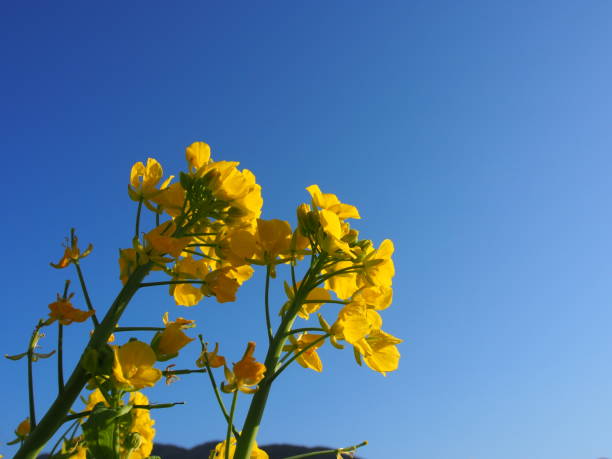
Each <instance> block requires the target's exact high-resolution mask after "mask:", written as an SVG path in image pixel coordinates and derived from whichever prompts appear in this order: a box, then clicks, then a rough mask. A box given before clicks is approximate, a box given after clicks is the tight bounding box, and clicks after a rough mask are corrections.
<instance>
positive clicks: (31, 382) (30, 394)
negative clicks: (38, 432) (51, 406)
mask: <svg viewBox="0 0 612 459" xmlns="http://www.w3.org/2000/svg"><path fill="white" fill-rule="evenodd" d="M35 333H38V330H36V332H35ZM33 351H34V349H33V348H32V347H30V348H29V349H28V401H29V403H30V429H35V428H36V409H35V407H34V377H33V375H32V353H33Z"/></svg>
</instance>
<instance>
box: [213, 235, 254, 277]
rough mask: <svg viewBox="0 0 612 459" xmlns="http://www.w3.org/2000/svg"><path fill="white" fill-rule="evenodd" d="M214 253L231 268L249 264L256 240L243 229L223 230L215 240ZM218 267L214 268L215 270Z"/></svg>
mask: <svg viewBox="0 0 612 459" xmlns="http://www.w3.org/2000/svg"><path fill="white" fill-rule="evenodd" d="M215 244H216V245H217V250H216V253H217V255H218V256H219V258H221V259H222V260H223V262H224V263H229V264H230V265H232V266H242V265H246V264H249V261H247V260H249V259H252V258H253V257H254V255H255V251H256V250H257V239H256V237H255V235H254V234H253V233H251V231H249V230H248V229H245V228H227V227H226V228H224V229H222V230H221V231H220V232H219V234H218V236H217V238H216V239H215ZM218 267H220V266H215V269H216V268H218Z"/></svg>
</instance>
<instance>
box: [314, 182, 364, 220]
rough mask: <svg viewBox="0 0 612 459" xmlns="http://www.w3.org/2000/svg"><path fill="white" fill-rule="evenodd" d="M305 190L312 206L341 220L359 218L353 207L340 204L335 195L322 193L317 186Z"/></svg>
mask: <svg viewBox="0 0 612 459" xmlns="http://www.w3.org/2000/svg"><path fill="white" fill-rule="evenodd" d="M306 190H307V191H308V192H309V193H310V196H311V197H312V203H313V205H314V206H316V207H320V208H322V209H327V210H329V211H331V212H333V213H334V214H336V215H337V216H338V217H339V218H341V219H345V218H361V217H360V216H359V211H358V210H357V208H356V207H355V206H351V205H349V204H343V203H341V202H340V200H339V199H338V197H337V196H336V195H335V194H332V193H323V192H322V191H321V189H320V188H319V186H318V185H310V186H309V187H306Z"/></svg>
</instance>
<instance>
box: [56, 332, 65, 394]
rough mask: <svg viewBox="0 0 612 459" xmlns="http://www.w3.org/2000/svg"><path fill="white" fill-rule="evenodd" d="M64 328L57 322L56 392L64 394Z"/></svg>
mask: <svg viewBox="0 0 612 459" xmlns="http://www.w3.org/2000/svg"><path fill="white" fill-rule="evenodd" d="M63 345H64V326H63V325H62V323H61V322H59V321H58V322H57V386H58V392H59V393H60V394H61V393H62V392H64V351H63Z"/></svg>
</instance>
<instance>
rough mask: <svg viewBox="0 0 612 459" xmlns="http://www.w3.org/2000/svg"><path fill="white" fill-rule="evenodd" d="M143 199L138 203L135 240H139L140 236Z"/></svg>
mask: <svg viewBox="0 0 612 459" xmlns="http://www.w3.org/2000/svg"><path fill="white" fill-rule="evenodd" d="M142 200H143V199H142V197H141V198H140V200H139V201H138V210H137V211H136V228H135V230H134V238H136V239H138V235H139V234H140V214H141V213H142Z"/></svg>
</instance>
